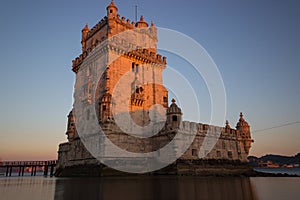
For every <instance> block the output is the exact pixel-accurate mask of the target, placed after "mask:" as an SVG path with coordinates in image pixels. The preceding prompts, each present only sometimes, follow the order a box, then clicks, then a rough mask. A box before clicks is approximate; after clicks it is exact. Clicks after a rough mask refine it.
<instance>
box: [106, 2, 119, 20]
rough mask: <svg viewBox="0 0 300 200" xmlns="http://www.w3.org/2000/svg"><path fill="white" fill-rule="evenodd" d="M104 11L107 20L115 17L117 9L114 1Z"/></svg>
mask: <svg viewBox="0 0 300 200" xmlns="http://www.w3.org/2000/svg"><path fill="white" fill-rule="evenodd" d="M106 10H107V17H108V19H112V18H114V17H116V16H117V13H118V8H117V6H116V5H115V2H114V0H112V1H111V3H110V4H109V5H108V6H107V8H106Z"/></svg>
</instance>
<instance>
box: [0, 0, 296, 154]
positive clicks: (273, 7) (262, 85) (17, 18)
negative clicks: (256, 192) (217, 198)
mask: <svg viewBox="0 0 300 200" xmlns="http://www.w3.org/2000/svg"><path fill="white" fill-rule="evenodd" d="M109 2H110V0H105V1H103V0H88V1H79V0H72V1H71V0H51V1H50V0H48V1H39V0H27V1H21V0H19V1H17V0H3V1H1V7H0V27H1V37H0V44H1V48H0V58H1V64H0V66H1V73H0V91H1V104H0V110H1V114H0V158H2V159H3V160H17V159H18V160H19V159H21V160H31V159H32V160H37V159H55V158H56V157H57V154H56V152H57V149H58V144H59V143H60V142H63V141H66V136H65V132H66V120H67V117H66V116H67V114H68V112H69V111H70V109H71V107H72V95H73V94H72V93H73V85H74V81H75V75H74V73H73V72H72V71H71V61H72V59H74V58H75V57H77V56H78V55H79V54H80V53H81V44H80V40H81V29H82V28H83V27H84V25H85V23H86V22H88V23H89V25H90V27H91V26H94V25H95V24H96V23H97V22H98V21H100V20H101V19H102V18H103V17H104V16H105V15H106V6H107V5H108V4H109ZM115 3H116V5H117V6H118V8H119V13H120V14H121V16H125V17H126V18H130V19H132V20H134V16H135V15H134V5H138V7H139V8H138V13H139V15H141V14H142V15H144V17H145V20H146V21H148V22H149V23H150V22H151V20H153V21H154V22H155V24H156V26H158V27H164V28H169V29H173V30H176V31H180V32H182V33H184V34H186V35H188V36H190V37H191V38H193V39H194V40H196V41H197V42H199V43H200V44H201V45H202V46H203V47H204V48H205V49H206V51H207V52H208V53H209V54H210V56H211V57H212V59H213V60H214V61H215V63H216V65H217V66H218V68H219V71H220V73H221V75H222V78H223V81H224V85H225V89H226V94H227V116H226V119H228V120H229V122H230V124H231V126H232V127H234V126H235V124H236V123H237V120H238V118H239V112H240V111H243V113H244V116H245V119H246V120H247V121H248V122H249V124H250V126H251V130H252V132H253V133H252V137H253V139H254V140H255V143H254V144H253V146H252V149H251V152H250V154H251V155H257V156H261V155H264V154H267V153H274V154H282V155H294V154H295V153H298V152H300V123H295V124H292V125H289V126H285V127H281V128H274V129H270V130H265V131H260V132H255V130H262V129H266V128H270V127H274V126H279V125H282V124H286V123H291V122H299V121H300V105H299V102H300V79H299V77H300V21H299V19H300V1H297V0H286V1H283V0H281V1H280V0H278V1H273V0H253V1H238V0H236V1H232V0H228V1H210V0H207V1H199V0H191V1H179V0H164V1H156V0H152V1H146V0H139V1H138V0H126V1H121V0H116V1H115ZM167 56H168V65H170V66H173V65H174V67H176V65H177V66H178V65H182V68H184V67H185V64H186V63H185V62H184V61H182V60H179V59H178V58H176V57H175V56H174V57H172V55H167ZM187 65H188V64H187ZM164 76H166V77H164V78H166V79H169V80H170V79H171V77H168V76H167V73H165V74H164ZM171 80H172V79H171ZM174 82H176V81H174ZM174 86H176V83H174ZM195 87H197V86H195ZM199 88H204V89H203V90H204V91H205V87H203V86H201V85H199ZM199 90H200V89H199ZM207 96H208V95H207V94H206V95H204V96H203V101H202V102H201V104H202V105H204V107H205V105H206V104H207V105H208V106H207V107H209V99H207V98H208V97H207ZM187 98H188V97H187ZM200 98H201V97H200ZM169 100H170V99H169ZM181 103H184V102H181ZM190 109H191V110H192V108H190ZM183 112H184V118H185V119H186V120H191V121H193V119H194V117H193V115H192V113H190V114H189V113H188V112H189V111H186V112H185V111H184V110H183ZM206 112H208V111H207V109H205V108H204V109H203V112H202V113H201V115H203V116H204V117H203V122H205V123H206V122H207V120H208V117H205V116H209V113H206Z"/></svg>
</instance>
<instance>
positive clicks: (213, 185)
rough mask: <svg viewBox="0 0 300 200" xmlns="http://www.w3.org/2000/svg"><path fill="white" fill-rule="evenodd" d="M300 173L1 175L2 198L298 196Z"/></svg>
mask: <svg viewBox="0 0 300 200" xmlns="http://www.w3.org/2000/svg"><path fill="white" fill-rule="evenodd" d="M299 186H300V178H299V177H286V178H285V177H267V178H263V177H254V178H239V177H143V178H141V177H118V178H54V177H53V178H50V177H49V178H45V177H11V178H6V177H1V178H0V199H1V200H17V199H30V200H35V199H37V200H43V199H55V200H58V199H66V200H69V199H70V200H71V199H72V200H76V199H83V200H88V199H104V200H107V199H122V200H135V199H137V200H138V199H146V200H147V199H155V200H159V199H172V200H177V199H178V200H181V199H188V200H189V199H191V200H194V199H212V200H215V199H228V200H242V199H246V200H247V199H272V200H276V199H298V198H299V196H300V190H299V189H300V187H299Z"/></svg>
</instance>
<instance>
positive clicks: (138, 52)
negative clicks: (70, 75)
mask: <svg viewBox="0 0 300 200" xmlns="http://www.w3.org/2000/svg"><path fill="white" fill-rule="evenodd" d="M95 48H97V51H101V52H106V53H108V51H113V52H115V53H117V54H119V55H123V56H125V57H129V58H131V59H136V60H139V61H141V62H143V63H148V64H154V65H157V64H158V65H162V66H164V67H165V65H166V64H167V58H166V57H165V56H162V55H160V54H157V53H154V52H153V51H150V50H149V49H138V47H135V44H133V43H130V42H127V41H126V40H122V39H120V38H118V37H114V38H112V39H111V40H109V41H106V42H103V43H101V44H100V43H99V44H97V45H93V46H92V47H90V48H88V49H87V50H86V51H84V52H83V53H82V54H80V55H79V56H78V57H77V58H75V59H74V60H73V61H72V70H73V71H74V72H75V73H77V72H78V70H79V67H80V65H81V64H82V62H83V61H84V59H85V58H86V57H87V56H88V55H89V53H90V52H91V51H93V50H94V49H95ZM128 49H129V50H128ZM130 49H135V50H131V51H130Z"/></svg>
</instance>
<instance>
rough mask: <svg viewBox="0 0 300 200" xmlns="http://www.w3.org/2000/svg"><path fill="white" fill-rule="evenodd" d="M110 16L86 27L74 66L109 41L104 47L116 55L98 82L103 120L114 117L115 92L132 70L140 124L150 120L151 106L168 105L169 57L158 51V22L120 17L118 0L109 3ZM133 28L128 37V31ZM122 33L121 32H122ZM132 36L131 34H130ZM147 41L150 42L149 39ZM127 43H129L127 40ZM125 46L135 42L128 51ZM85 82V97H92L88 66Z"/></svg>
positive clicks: (133, 100) (109, 54)
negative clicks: (164, 79) (165, 76)
mask: <svg viewBox="0 0 300 200" xmlns="http://www.w3.org/2000/svg"><path fill="white" fill-rule="evenodd" d="M106 10H107V16H106V17H104V18H103V19H102V20H101V21H100V22H99V23H98V24H96V25H95V26H94V27H93V28H91V29H90V28H89V27H88V24H86V25H85V27H84V28H83V29H82V40H81V44H82V54H81V55H80V56H79V57H77V58H76V59H75V60H73V61H72V63H73V64H72V70H73V71H74V72H75V73H76V75H77V73H78V71H79V70H80V69H81V68H82V67H85V66H84V64H83V63H84V62H85V60H86V59H87V57H88V56H89V55H91V54H92V52H93V51H95V49H97V48H98V47H99V46H101V45H103V44H104V43H105V42H107V41H108V45H107V46H108V47H107V48H103V50H101V52H102V54H103V55H104V54H105V55H106V56H107V57H108V60H109V59H110V57H114V60H113V61H112V62H111V63H110V62H107V63H104V65H106V70H105V71H104V73H103V74H102V76H101V78H100V80H99V82H98V85H97V86H96V88H97V90H96V94H95V95H96V101H97V102H96V104H97V105H96V106H97V110H98V113H97V115H98V118H99V122H100V123H105V122H106V121H107V120H110V119H112V118H113V113H112V104H113V102H112V101H113V100H112V94H113V92H114V89H115V87H116V85H117V84H118V82H119V81H120V79H122V78H123V77H124V76H126V75H127V74H128V73H131V74H132V75H133V78H132V80H130V81H131V83H130V84H131V86H130V87H131V97H130V102H129V105H128V110H129V111H130V114H131V117H132V119H133V120H134V122H135V123H136V124H138V125H140V126H145V125H147V124H148V123H149V121H150V118H149V109H151V108H152V106H153V105H157V104H158V105H162V106H163V107H164V108H168V91H167V90H166V88H165V87H164V86H163V82H162V71H163V70H164V69H165V68H166V57H162V56H161V55H159V54H157V48H156V45H157V31H156V27H155V25H154V23H153V22H152V23H151V25H150V26H149V25H148V23H147V22H146V21H145V19H144V17H143V16H141V17H140V20H139V21H138V22H136V23H135V22H131V21H130V20H129V19H125V18H124V17H120V15H119V13H118V8H117V7H116V5H115V3H114V1H111V3H110V4H109V5H108V6H107V8H106ZM125 32H126V33H127V32H129V36H127V35H126V36H127V38H125V39H124V38H123V37H124V36H123V35H124V33H125ZM120 35H121V36H120ZM128 37H129V38H128ZM145 41H146V42H145ZM125 43H126V44H125ZM123 46H135V47H136V48H133V49H132V50H130V51H129V52H124V49H123ZM86 71H87V77H86V80H84V81H83V82H85V84H86V85H84V86H83V88H84V91H83V93H84V94H83V95H82V96H83V99H86V100H87V102H89V101H90V100H91V94H90V90H91V89H90V88H93V85H92V83H90V82H89V76H91V75H92V73H93V69H88V70H86Z"/></svg>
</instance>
